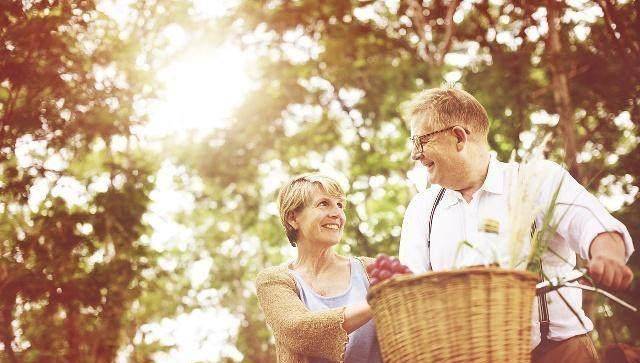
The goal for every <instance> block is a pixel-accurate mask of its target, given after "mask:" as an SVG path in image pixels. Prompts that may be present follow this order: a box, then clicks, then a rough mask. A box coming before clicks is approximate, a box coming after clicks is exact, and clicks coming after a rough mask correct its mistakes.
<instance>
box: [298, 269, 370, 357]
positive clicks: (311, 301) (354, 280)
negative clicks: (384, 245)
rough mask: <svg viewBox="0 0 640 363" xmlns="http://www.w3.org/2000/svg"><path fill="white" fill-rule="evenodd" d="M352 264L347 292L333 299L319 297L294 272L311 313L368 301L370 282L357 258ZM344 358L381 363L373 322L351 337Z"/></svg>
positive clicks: (354, 332) (302, 296) (303, 299)
mask: <svg viewBox="0 0 640 363" xmlns="http://www.w3.org/2000/svg"><path fill="white" fill-rule="evenodd" d="M349 264H350V266H351V280H350V282H349V287H348V288H347V290H346V291H345V292H343V293H341V294H339V295H337V296H330V297H326V296H321V295H318V294H317V293H316V292H315V291H313V289H312V288H311V287H310V286H309V285H308V284H307V283H306V282H304V280H303V279H302V276H301V275H300V274H299V273H298V272H296V271H292V272H293V276H294V278H295V280H296V285H297V287H298V291H299V292H300V299H301V300H302V302H303V303H304V304H305V305H306V306H307V308H308V309H309V310H310V311H321V310H329V309H335V308H339V307H342V306H347V305H352V304H356V303H361V302H363V301H366V299H367V289H368V288H369V280H368V279H367V275H366V272H365V270H364V267H363V266H362V264H361V263H360V262H359V261H357V260H356V259H355V258H349ZM344 358H345V359H344V361H345V363H382V357H381V356H380V347H379V345H378V339H377V337H376V328H375V324H374V322H373V319H371V320H369V321H368V322H367V323H366V324H364V325H363V326H361V327H360V328H358V329H357V330H355V331H353V332H351V334H349V342H348V343H347V349H346V351H345V354H344ZM310 362H311V363H329V362H330V361H328V360H326V359H322V358H314V357H312V358H311V359H310Z"/></svg>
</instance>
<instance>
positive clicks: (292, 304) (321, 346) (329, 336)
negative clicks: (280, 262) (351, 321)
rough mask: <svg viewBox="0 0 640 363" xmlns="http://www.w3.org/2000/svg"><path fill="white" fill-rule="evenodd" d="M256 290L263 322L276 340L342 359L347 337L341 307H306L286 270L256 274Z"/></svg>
mask: <svg viewBox="0 0 640 363" xmlns="http://www.w3.org/2000/svg"><path fill="white" fill-rule="evenodd" d="M256 293H257V296H258V302H259V304H260V307H261V308H262V311H263V312H264V315H265V319H266V322H267V324H268V325H269V326H270V327H271V329H272V330H273V334H274V336H275V338H276V339H277V340H278V342H279V343H280V344H282V345H283V346H284V347H286V348H287V349H289V350H291V351H292V352H294V353H297V354H302V355H305V356H312V357H319V358H324V359H328V360H330V361H335V362H343V361H344V352H345V349H346V346H347V342H348V339H349V338H348V335H347V332H346V331H345V330H344V328H343V327H342V323H343V322H344V309H345V307H341V308H336V309H330V310H324V311H314V312H312V311H309V310H308V309H307V307H306V306H305V305H304V303H303V302H302V300H300V297H299V296H298V294H297V290H296V287H295V282H294V281H292V277H291V276H289V275H288V274H287V273H286V272H271V273H269V272H266V271H263V272H261V273H260V274H258V277H257V278H256Z"/></svg>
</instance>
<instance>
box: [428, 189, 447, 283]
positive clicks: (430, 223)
mask: <svg viewBox="0 0 640 363" xmlns="http://www.w3.org/2000/svg"><path fill="white" fill-rule="evenodd" d="M445 190H446V189H445V188H440V190H439V191H438V195H436V199H435V200H434V201H433V207H431V214H429V220H428V224H429V229H428V230H427V252H428V253H429V261H428V264H429V266H428V267H429V270H431V269H432V268H431V226H432V225H433V216H434V215H435V213H436V207H437V206H438V204H440V201H441V200H442V196H443V195H444V192H445Z"/></svg>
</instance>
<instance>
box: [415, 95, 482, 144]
mask: <svg viewBox="0 0 640 363" xmlns="http://www.w3.org/2000/svg"><path fill="white" fill-rule="evenodd" d="M407 111H408V116H409V118H410V120H411V122H416V121H421V120H427V122H429V124H431V125H433V127H434V128H436V129H443V128H446V127H449V126H455V125H460V126H463V127H465V128H467V129H468V130H469V131H471V134H475V135H477V136H484V138H486V135H487V134H488V133H489V118H488V116H487V111H486V110H485V109H484V107H482V105H481V104H480V102H478V100H476V99H475V98H474V97H473V96H472V95H470V94H469V93H467V92H465V91H463V90H459V89H455V88H431V89H428V90H425V91H422V92H420V93H419V94H417V95H416V96H415V97H414V98H413V99H412V101H411V102H410V104H409V105H408V109H407Z"/></svg>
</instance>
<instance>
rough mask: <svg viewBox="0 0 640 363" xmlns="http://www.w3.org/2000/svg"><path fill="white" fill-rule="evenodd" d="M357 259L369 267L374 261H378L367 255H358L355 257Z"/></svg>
mask: <svg viewBox="0 0 640 363" xmlns="http://www.w3.org/2000/svg"><path fill="white" fill-rule="evenodd" d="M355 258H356V259H357V260H359V261H360V262H362V264H363V265H364V266H365V267H367V266H369V265H371V264H373V263H374V262H376V259H375V258H373V257H367V256H356V257H355Z"/></svg>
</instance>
